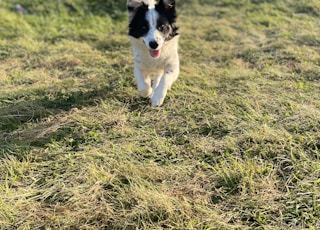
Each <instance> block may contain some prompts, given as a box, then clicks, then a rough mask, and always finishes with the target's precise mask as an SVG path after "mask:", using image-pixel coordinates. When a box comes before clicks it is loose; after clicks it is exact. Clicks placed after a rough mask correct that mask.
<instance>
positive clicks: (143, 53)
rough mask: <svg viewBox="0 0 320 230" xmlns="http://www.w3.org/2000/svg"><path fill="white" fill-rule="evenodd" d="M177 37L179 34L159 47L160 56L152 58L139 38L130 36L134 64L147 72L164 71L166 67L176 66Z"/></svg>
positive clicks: (177, 59)
mask: <svg viewBox="0 0 320 230" xmlns="http://www.w3.org/2000/svg"><path fill="white" fill-rule="evenodd" d="M178 39H179V36H176V37H174V38H173V39H171V40H170V41H168V42H166V43H165V44H164V45H163V46H162V47H161V54H160V57H159V58H153V57H151V56H150V53H149V50H148V48H147V47H146V45H145V44H144V42H143V41H142V40H141V39H136V38H133V37H130V41H131V44H132V49H133V56H134V63H135V65H136V66H137V67H139V68H141V69H144V70H145V71H147V72H149V73H159V72H164V71H165V70H166V68H170V67H171V68H172V67H173V66H178V65H179V58H178Z"/></svg>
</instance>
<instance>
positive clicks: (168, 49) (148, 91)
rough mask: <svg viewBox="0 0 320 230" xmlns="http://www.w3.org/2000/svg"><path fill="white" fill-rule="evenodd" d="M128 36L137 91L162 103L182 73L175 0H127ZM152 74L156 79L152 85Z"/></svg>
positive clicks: (153, 102)
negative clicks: (156, 1) (131, 49)
mask: <svg viewBox="0 0 320 230" xmlns="http://www.w3.org/2000/svg"><path fill="white" fill-rule="evenodd" d="M127 3H128V15H129V38H130V41H131V44H132V48H133V55H134V75H135V78H136V80H137V86H138V91H139V93H140V95H141V96H143V97H150V98H151V104H152V106H160V105H161V104H162V103H163V100H164V98H165V96H166V94H167V90H168V89H170V87H171V85H172V84H173V82H174V81H175V80H176V79H177V78H178V75H179V56H178V39H179V34H178V28H177V27H176V25H175V22H176V18H177V15H176V10H175V1H174V0H160V1H159V2H158V3H155V1H154V0H149V1H147V0H128V2H127ZM151 76H154V80H153V82H152V86H151V78H150V77H151Z"/></svg>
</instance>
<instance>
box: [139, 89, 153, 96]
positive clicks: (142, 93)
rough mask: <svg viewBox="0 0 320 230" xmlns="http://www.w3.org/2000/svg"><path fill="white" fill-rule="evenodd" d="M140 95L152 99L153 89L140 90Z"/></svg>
mask: <svg viewBox="0 0 320 230" xmlns="http://www.w3.org/2000/svg"><path fill="white" fill-rule="evenodd" d="M139 93H140V95H141V96H142V97H150V95H151V94H152V88H151V87H148V88H145V89H143V90H139Z"/></svg>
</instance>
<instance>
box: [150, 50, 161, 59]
mask: <svg viewBox="0 0 320 230" xmlns="http://www.w3.org/2000/svg"><path fill="white" fill-rule="evenodd" d="M149 52H150V55H151V57H154V58H157V57H159V56H160V50H149Z"/></svg>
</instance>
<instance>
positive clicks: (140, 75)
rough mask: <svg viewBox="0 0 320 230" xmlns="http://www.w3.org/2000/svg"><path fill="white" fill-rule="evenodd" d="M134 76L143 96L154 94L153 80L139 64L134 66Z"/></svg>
mask: <svg viewBox="0 0 320 230" xmlns="http://www.w3.org/2000/svg"><path fill="white" fill-rule="evenodd" d="M134 76H135V78H136V81H137V86H138V91H139V93H140V95H141V96H142V97H149V96H150V95H151V94H152V88H151V80H150V78H149V76H148V75H147V74H146V73H145V72H144V71H143V70H142V69H140V68H139V67H138V66H136V65H135V66H134Z"/></svg>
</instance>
